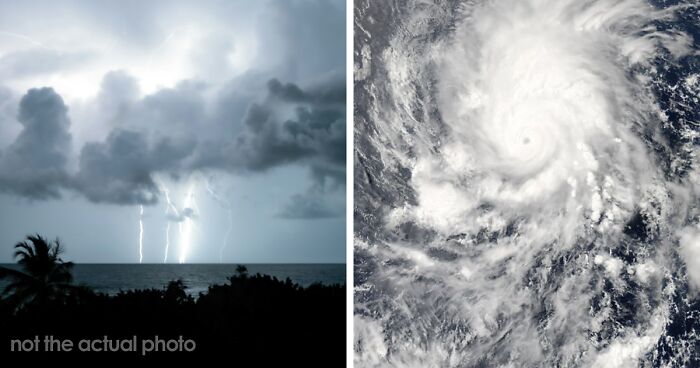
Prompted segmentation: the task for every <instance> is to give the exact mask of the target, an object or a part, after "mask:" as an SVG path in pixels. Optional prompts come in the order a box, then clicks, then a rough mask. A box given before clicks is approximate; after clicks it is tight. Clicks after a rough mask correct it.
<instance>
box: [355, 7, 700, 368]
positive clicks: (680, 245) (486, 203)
mask: <svg viewBox="0 0 700 368" xmlns="http://www.w3.org/2000/svg"><path fill="white" fill-rule="evenodd" d="M668 3H670V2H668ZM385 7H388V6H387V5H385ZM387 14H392V16H396V14H398V15H399V16H398V19H396V20H391V21H389V20H388V21H387V22H386V23H382V17H387ZM356 17H357V20H356V33H357V34H359V36H356V44H358V45H357V46H356V48H357V49H356V55H355V57H356V64H355V78H356V83H357V87H356V90H355V95H356V105H358V106H356V111H359V110H365V111H367V112H366V114H360V116H359V117H358V120H359V124H358V125H361V127H360V128H359V129H360V130H361V131H364V132H366V133H367V134H366V137H363V136H362V134H360V137H359V138H358V137H356V169H355V171H356V189H355V190H356V193H355V198H356V200H357V202H358V203H357V205H356V208H355V217H356V221H358V220H359V221H360V224H361V226H365V227H367V228H369V229H371V230H357V229H359V228H361V226H356V236H357V238H358V240H357V243H356V248H355V256H356V261H355V263H356V269H357V271H356V275H355V278H356V284H357V286H356V289H355V295H356V301H357V302H358V303H357V306H356V310H355V324H356V327H355V353H356V357H355V363H356V364H358V365H359V366H367V367H372V366H396V367H446V366H449V367H478V366H503V367H516V366H517V367H520V366H562V367H568V366H594V367H636V366H639V365H640V364H647V365H654V366H657V365H668V366H683V365H687V364H691V363H693V362H694V363H698V362H700V360H698V359H700V358H699V357H698V355H697V354H698V353H697V352H696V347H697V346H698V338H697V334H696V328H697V327H700V323H699V322H697V319H698V317H699V314H700V312H699V310H700V309H699V307H700V302H699V299H698V293H697V290H699V289H700V275H698V274H697V271H694V269H696V268H699V267H700V258H698V256H699V255H700V236H699V235H698V234H700V231H699V230H698V227H697V226H698V225H697V222H698V218H697V216H698V213H697V208H696V206H697V201H698V197H697V195H698V188H699V187H698V185H700V182H699V181H698V179H699V177H698V171H697V167H696V166H697V162H696V161H697V159H696V158H695V155H696V152H697V146H696V145H695V143H696V142H697V125H698V124H699V123H700V120H699V119H698V110H699V108H700V101H698V95H699V94H700V83H699V81H698V78H699V76H700V74H699V73H700V51H699V50H700V49H699V47H698V45H699V44H698V42H699V41H700V40H696V37H700V32H699V31H700V9H699V8H698V6H697V5H692V4H690V3H683V2H674V3H673V4H667V2H664V3H659V2H655V3H649V2H647V1H645V0H619V1H613V0H584V1H581V0H556V1H554V0H525V1H516V0H490V1H489V0H484V1H466V2H463V3H460V4H441V3H440V4H431V5H426V4H424V3H421V2H415V3H413V2H409V3H407V4H402V5H400V6H396V7H391V9H378V8H376V7H373V5H372V4H370V3H369V2H368V3H365V4H359V5H357V6H356ZM379 24H381V25H382V26H381V27H384V28H380V26H379ZM389 30H391V31H389ZM358 37H359V42H358ZM358 107H359V108H358ZM358 172H359V174H358ZM679 324H681V325H679Z"/></svg>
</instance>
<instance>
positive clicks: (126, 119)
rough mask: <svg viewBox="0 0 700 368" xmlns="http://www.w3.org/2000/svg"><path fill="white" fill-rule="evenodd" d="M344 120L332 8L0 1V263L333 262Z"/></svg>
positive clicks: (341, 198)
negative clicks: (30, 249) (49, 254)
mask: <svg viewBox="0 0 700 368" xmlns="http://www.w3.org/2000/svg"><path fill="white" fill-rule="evenodd" d="M345 124H346V122H345V4H344V3H343V2H341V1H325V0H324V1H255V2H251V1H230V0H226V1H199V2H192V1H182V2H179V1H147V2H144V1H109V2H108V1H99V2H96V1H62V2H60V4H58V2H51V1H24V2H14V1H0V262H9V261H11V259H12V253H13V250H12V246H13V245H14V244H15V243H16V242H18V241H20V240H22V238H23V237H24V236H25V235H27V234H30V233H40V234H42V235H45V236H47V237H50V238H55V237H59V238H61V239H62V240H63V242H64V244H65V246H66V249H67V252H66V254H65V258H68V259H70V260H73V261H76V262H128V263H131V262H139V260H140V259H142V261H143V262H144V263H146V262H148V263H160V262H163V261H164V260H165V255H166V245H168V257H167V262H219V261H223V262H236V263H238V262H241V263H245V262H344V261H345V218H344V212H345V191H346V188H345ZM166 193H167V195H166ZM168 198H169V199H170V203H168V201H167V199H168ZM142 206H143V214H142V215H141V207H142ZM168 229H169V231H168Z"/></svg>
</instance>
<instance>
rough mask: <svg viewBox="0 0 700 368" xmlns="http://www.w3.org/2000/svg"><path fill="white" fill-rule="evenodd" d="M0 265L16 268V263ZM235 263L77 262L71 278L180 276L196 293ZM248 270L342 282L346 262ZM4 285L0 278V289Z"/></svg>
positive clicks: (222, 278) (111, 280)
mask: <svg viewBox="0 0 700 368" xmlns="http://www.w3.org/2000/svg"><path fill="white" fill-rule="evenodd" d="M0 266H2V267H8V268H14V269H17V265H16V264H2V265H0ZM237 266H238V265H237V264H76V265H75V266H74V267H73V278H74V282H75V283H76V284H84V285H87V286H89V287H90V288H92V289H93V290H95V291H97V292H101V293H105V294H110V295H114V294H116V293H118V292H119V291H120V290H124V291H126V290H135V289H151V288H156V289H158V288H164V287H165V285H166V284H167V283H168V282H169V281H172V280H178V279H181V280H182V281H183V282H184V283H185V285H186V286H187V293H188V294H190V295H195V296H196V295H198V294H199V293H200V292H202V291H206V290H207V288H208V287H209V285H214V284H224V283H227V282H228V277H230V276H232V275H234V274H235V273H236V267H237ZM244 266H246V267H247V268H248V274H250V275H254V274H256V273H260V274H266V275H270V276H274V277H277V278H278V279H282V280H284V279H286V278H287V277H289V278H290V279H291V280H292V281H293V282H295V283H297V284H299V285H301V286H309V285H311V284H313V283H316V282H318V283H322V284H327V285H330V284H345V264H245V265H244ZM5 285H7V281H6V280H0V291H1V290H3V289H4V287H5Z"/></svg>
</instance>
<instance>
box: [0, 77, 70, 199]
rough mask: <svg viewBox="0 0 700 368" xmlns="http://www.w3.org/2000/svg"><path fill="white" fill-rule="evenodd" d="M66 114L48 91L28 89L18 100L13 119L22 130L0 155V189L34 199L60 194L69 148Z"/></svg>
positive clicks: (58, 101)
mask: <svg viewBox="0 0 700 368" xmlns="http://www.w3.org/2000/svg"><path fill="white" fill-rule="evenodd" d="M67 113H68V108H67V107H66V105H65V104H64V102H63V99H62V98H61V96H59V95H58V94H57V93H56V92H55V91H54V90H53V89H51V88H41V89H31V90H29V91H28V92H27V94H26V95H24V97H22V99H21V101H20V103H19V115H18V116H17V121H18V122H19V123H21V124H22V131H21V132H20V133H19V135H18V136H17V138H16V139H15V141H14V142H13V143H12V144H10V145H9V147H7V149H5V150H4V151H2V152H1V154H2V156H0V190H2V191H6V192H11V193H14V194H17V195H20V196H24V197H28V198H34V199H47V198H56V197H58V196H59V195H60V188H61V186H65V185H66V184H67V181H68V173H67V171H66V165H67V162H68V159H69V153H70V149H71V135H70V132H69V127H70V120H69V119H68V114H67Z"/></svg>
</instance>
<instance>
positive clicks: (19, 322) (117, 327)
mask: <svg viewBox="0 0 700 368" xmlns="http://www.w3.org/2000/svg"><path fill="white" fill-rule="evenodd" d="M28 241H29V242H28V243H27V242H22V243H19V244H18V245H17V248H18V252H17V258H18V264H19V266H20V267H21V268H22V270H23V271H24V272H20V271H15V270H12V269H8V268H3V269H2V271H1V272H2V273H0V276H1V277H2V278H7V279H9V280H10V281H11V283H10V284H9V286H8V287H7V288H6V289H5V291H6V293H5V294H3V297H2V298H1V299H0V339H1V341H0V343H1V344H2V345H1V347H0V349H1V350H0V351H2V352H5V353H6V352H8V351H9V349H10V341H11V340H12V339H31V338H34V337H35V336H40V337H42V336H47V335H51V336H53V337H54V338H56V339H71V340H73V341H74V342H75V343H76V345H77V342H78V341H79V340H82V339H103V338H104V337H105V336H107V337H108V338H109V339H112V340H117V339H132V338H133V337H134V336H137V338H139V339H152V338H154V337H155V336H158V337H159V338H160V339H164V340H167V339H178V338H179V337H180V336H182V337H183V338H184V339H192V340H194V341H195V342H196V344H197V348H196V350H195V351H194V352H191V353H188V352H185V353H174V355H172V354H173V353H167V354H168V355H167V356H165V355H163V354H162V353H160V354H158V353H151V354H148V355H147V356H146V357H156V358H166V359H167V358H173V357H179V358H177V359H188V358H191V357H213V356H226V357H230V358H232V359H234V361H235V362H236V363H246V365H245V366H268V365H271V364H274V365H279V364H282V363H283V364H285V365H288V364H290V363H291V364H303V365H304V366H317V365H322V366H324V367H342V366H344V365H345V346H346V326H345V298H346V294H345V290H346V289H345V285H322V284H313V285H311V286H309V287H301V286H299V285H298V284H295V283H293V282H292V281H291V280H290V279H289V278H287V279H286V280H279V279H277V278H275V277H271V276H268V275H261V274H255V275H249V274H248V270H247V268H246V267H245V266H238V267H237V268H236V274H235V275H233V276H231V277H230V278H229V279H228V283H226V284H223V285H211V286H209V288H208V290H207V291H206V292H202V293H200V294H199V295H198V297H196V298H195V297H193V296H191V295H188V293H187V292H186V289H187V286H186V285H185V284H184V283H183V281H182V280H175V281H171V282H170V283H168V285H167V286H166V287H164V288H163V289H144V290H127V291H121V292H119V293H118V294H116V295H107V294H103V293H96V292H94V291H93V290H91V289H90V288H88V287H85V286H78V285H74V284H72V283H71V281H72V277H71V273H70V270H71V267H72V263H70V262H64V261H63V260H61V259H60V257H59V255H60V253H61V246H60V243H59V242H58V241H55V242H53V243H47V242H46V241H45V240H44V239H43V238H41V237H40V236H38V235H37V236H31V237H28ZM20 300H21V301H22V302H21V303H19V302H18V301H20ZM77 350H78V349H74V353H62V354H61V356H71V357H73V358H78V359H80V358H85V357H89V356H90V354H87V355H86V353H80V352H77ZM79 354H82V355H79ZM101 354H105V353H101ZM111 354H114V353H111ZM127 355H128V357H129V358H140V357H141V354H137V353H135V352H127V353H121V355H120V356H127ZM56 356H57V355H56V354H55V353H53V355H51V357H53V358H55V357H56ZM102 356H103V355H97V356H94V357H102ZM197 359H200V358H197ZM197 361H199V360H197Z"/></svg>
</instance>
